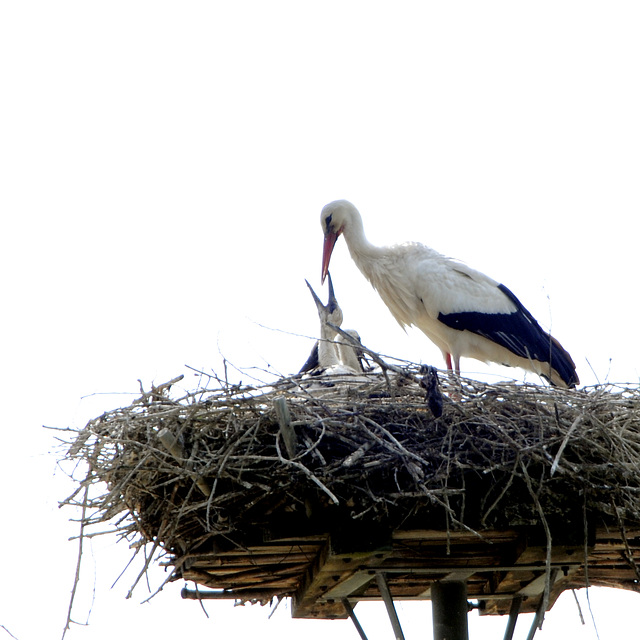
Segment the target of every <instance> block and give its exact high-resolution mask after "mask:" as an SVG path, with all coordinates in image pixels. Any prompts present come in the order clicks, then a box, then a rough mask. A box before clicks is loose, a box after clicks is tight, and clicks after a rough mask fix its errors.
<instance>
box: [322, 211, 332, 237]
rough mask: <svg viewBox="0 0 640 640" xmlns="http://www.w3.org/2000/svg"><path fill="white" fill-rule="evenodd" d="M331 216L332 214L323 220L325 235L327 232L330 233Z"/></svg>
mask: <svg viewBox="0 0 640 640" xmlns="http://www.w3.org/2000/svg"><path fill="white" fill-rule="evenodd" d="M332 216H333V214H329V215H328V216H327V217H326V218H325V219H324V230H325V233H329V231H331V217H332Z"/></svg>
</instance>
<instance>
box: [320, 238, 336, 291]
mask: <svg viewBox="0 0 640 640" xmlns="http://www.w3.org/2000/svg"><path fill="white" fill-rule="evenodd" d="M339 235H340V234H339V233H335V232H333V231H329V232H328V233H327V234H326V235H325V236H324V246H323V248H322V278H321V279H320V282H322V284H324V280H325V278H326V277H327V273H329V262H330V261H331V254H332V253H333V247H335V244H336V241H337V240H338V236H339Z"/></svg>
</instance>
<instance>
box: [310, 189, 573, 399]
mask: <svg viewBox="0 0 640 640" xmlns="http://www.w3.org/2000/svg"><path fill="white" fill-rule="evenodd" d="M320 223H321V225H322V230H323V232H324V250H323V255H322V281H323V282H324V279H325V277H326V275H327V272H328V269H329V261H330V260H331V253H332V252H333V248H334V246H335V243H336V241H337V240H338V238H339V237H340V235H344V239H345V240H346V242H347V247H348V249H349V253H350V254H351V257H352V258H353V261H354V262H355V263H356V266H357V267H358V268H359V269H360V271H361V272H362V273H363V275H364V276H365V277H366V278H367V280H369V282H370V283H371V285H372V286H373V287H374V289H376V290H377V292H378V293H379V294H380V297H381V298H382V300H383V301H384V303H385V304H386V305H387V307H388V308H389V311H391V313H392V315H393V317H394V318H395V319H396V320H397V321H398V323H399V324H400V326H401V327H403V328H405V327H407V326H411V325H414V326H416V327H418V328H419V329H420V330H421V331H423V332H424V333H425V334H426V336H427V337H428V338H429V339H431V340H432V341H433V342H434V343H435V344H436V345H437V346H438V347H439V348H440V350H441V351H442V355H443V356H444V359H445V361H446V363H447V368H448V369H449V370H450V371H451V370H452V369H453V368H454V367H455V371H456V373H457V374H458V375H460V358H461V357H465V358H475V359H476V360H481V361H483V362H497V363H499V364H504V365H508V366H513V367H521V368H522V369H526V370H528V371H533V372H534V373H537V374H538V375H540V376H542V377H544V378H545V379H547V380H548V381H549V382H551V384H553V385H557V386H559V387H575V386H576V384H578V382H579V380H578V375H577V374H576V369H575V365H574V363H573V361H572V360H571V356H570V355H569V354H568V353H567V352H566V351H565V350H564V349H563V348H562V346H561V345H560V343H559V342H558V341H557V340H556V339H555V338H553V337H551V336H550V335H549V334H547V333H545V331H543V330H542V328H541V327H540V325H539V324H538V323H537V322H536V320H535V318H534V317H533V316H532V315H531V314H530V313H529V311H527V309H525V307H524V306H523V305H522V303H521V302H520V301H519V300H518V298H516V296H515V295H514V294H513V293H512V292H511V291H510V290H509V289H507V287H505V286H504V285H503V284H500V283H498V282H496V281H495V280H492V279H491V278H489V277H488V276H485V275H484V274H483V273H480V272H479V271H476V270H475V269H471V268H469V267H467V266H466V265H464V264H462V263H460V262H457V261H455V260H452V259H451V258H447V257H445V256H443V255H441V254H440V253H438V252H437V251H435V250H433V249H431V248H430V247H427V246H425V245H423V244H420V243H417V242H408V243H405V244H400V245H394V246H390V247H377V246H375V245H373V244H371V243H370V242H369V241H368V240H367V238H366V236H365V234H364V227H363V225H362V218H361V217H360V213H359V212H358V210H357V209H356V208H355V207H354V206H353V205H352V204H351V203H350V202H348V201H347V200H336V201H335V202H331V203H329V204H328V205H326V206H325V207H324V208H323V209H322V214H321V216H320Z"/></svg>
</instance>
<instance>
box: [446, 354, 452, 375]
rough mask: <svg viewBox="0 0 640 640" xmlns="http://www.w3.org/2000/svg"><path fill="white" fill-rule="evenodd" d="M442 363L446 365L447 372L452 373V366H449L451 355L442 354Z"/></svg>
mask: <svg viewBox="0 0 640 640" xmlns="http://www.w3.org/2000/svg"><path fill="white" fill-rule="evenodd" d="M444 361H445V362H446V363H447V369H448V370H449V371H453V365H452V364H451V354H450V353H445V354H444Z"/></svg>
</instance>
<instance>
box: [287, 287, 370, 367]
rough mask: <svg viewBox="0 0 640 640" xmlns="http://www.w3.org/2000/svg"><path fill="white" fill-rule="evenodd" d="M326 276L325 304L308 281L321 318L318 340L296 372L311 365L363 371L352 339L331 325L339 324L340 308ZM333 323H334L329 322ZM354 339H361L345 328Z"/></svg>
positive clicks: (338, 325)
mask: <svg viewBox="0 0 640 640" xmlns="http://www.w3.org/2000/svg"><path fill="white" fill-rule="evenodd" d="M328 276H329V301H328V302H327V304H326V306H325V305H324V304H322V301H321V300H320V298H318V296H317V295H316V292H315V291H314V290H313V288H312V287H311V285H310V284H309V283H308V282H307V281H306V280H305V282H306V283H307V287H309V291H310V292H311V295H312V296H313V301H314V302H315V303H316V307H317V309H318V316H319V318H320V340H318V342H316V344H315V345H314V347H313V349H312V350H311V354H310V355H309V357H308V358H307V361H306V362H305V363H304V364H303V365H302V369H300V371H299V373H307V372H309V371H312V370H313V369H318V368H320V369H321V370H322V372H328V373H334V374H335V373H362V370H363V369H362V364H361V362H360V359H359V354H358V353H356V350H355V348H354V345H353V343H351V344H350V341H349V340H347V339H345V338H344V337H343V336H342V335H340V336H338V338H337V339H336V336H337V334H338V332H337V331H336V330H335V329H334V328H333V327H340V326H341V325H342V309H341V308H340V305H339V304H338V300H337V298H336V296H335V293H334V290H333V282H332V281H331V274H328ZM332 325H333V326H332ZM345 333H347V334H349V335H350V336H351V337H352V338H353V339H354V340H357V341H358V342H360V336H359V335H358V332H357V331H353V330H347V331H345Z"/></svg>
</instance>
